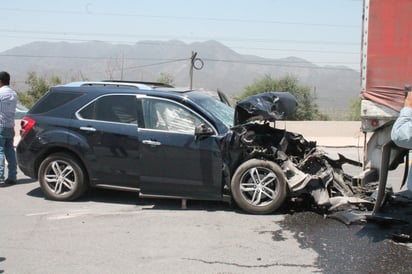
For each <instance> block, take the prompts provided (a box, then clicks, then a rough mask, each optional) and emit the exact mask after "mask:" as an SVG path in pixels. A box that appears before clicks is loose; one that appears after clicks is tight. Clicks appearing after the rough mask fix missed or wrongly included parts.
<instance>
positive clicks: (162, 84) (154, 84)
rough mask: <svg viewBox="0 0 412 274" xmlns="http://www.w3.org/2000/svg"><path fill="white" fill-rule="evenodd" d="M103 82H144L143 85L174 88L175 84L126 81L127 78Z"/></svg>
mask: <svg viewBox="0 0 412 274" xmlns="http://www.w3.org/2000/svg"><path fill="white" fill-rule="evenodd" d="M102 82H112V83H132V84H143V85H148V86H153V87H165V88H174V86H172V85H169V84H165V83H159V82H145V81H125V80H102Z"/></svg>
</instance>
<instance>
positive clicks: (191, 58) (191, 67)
mask: <svg viewBox="0 0 412 274" xmlns="http://www.w3.org/2000/svg"><path fill="white" fill-rule="evenodd" d="M196 56H197V52H194V51H192V57H190V71H189V77H190V85H189V89H192V87H193V67H194V66H195V59H196Z"/></svg>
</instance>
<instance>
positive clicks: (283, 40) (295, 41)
mask: <svg viewBox="0 0 412 274" xmlns="http://www.w3.org/2000/svg"><path fill="white" fill-rule="evenodd" d="M0 32H5V33H23V34H36V33H37V34H43V35H60V36H68V35H72V36H87V37H90V36H98V37H107V36H112V37H130V38H138V39H141V38H142V37H146V38H152V39H153V38H161V39H162V38H170V39H172V38H174V37H176V36H173V35H143V36H142V35H132V34H121V33H85V32H53V31H34V30H31V31H27V30H16V29H0ZM19 38H21V36H19ZM31 38H32V39H33V37H31ZM180 38H181V39H189V40H196V39H198V40H218V41H229V42H233V41H238V42H255V43H297V44H322V45H325V44H327V45H356V46H357V45H359V43H358V42H346V41H327V40H288V39H266V38H243V37H213V39H212V38H211V37H192V36H190V37H184V36H183V37H182V36H180ZM34 39H35V38H34ZM41 39H48V38H41ZM52 39H54V40H72V39H71V38H64V39H57V38H52ZM73 40H74V41H90V39H88V40H81V39H73ZM106 42H110V41H106ZM124 42H125V43H133V42H131V41H129V42H126V41H124ZM134 43H135V41H134Z"/></svg>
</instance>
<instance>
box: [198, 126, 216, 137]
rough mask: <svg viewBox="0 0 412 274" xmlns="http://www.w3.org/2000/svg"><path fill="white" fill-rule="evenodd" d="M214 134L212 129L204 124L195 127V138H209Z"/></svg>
mask: <svg viewBox="0 0 412 274" xmlns="http://www.w3.org/2000/svg"><path fill="white" fill-rule="evenodd" d="M213 134H215V132H214V130H213V128H211V127H210V126H208V125H206V124H200V125H198V126H196V127H195V136H211V135H213Z"/></svg>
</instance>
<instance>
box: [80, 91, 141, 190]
mask: <svg viewBox="0 0 412 274" xmlns="http://www.w3.org/2000/svg"><path fill="white" fill-rule="evenodd" d="M137 104H138V103H137V100H136V96H135V95H127V94H114V95H113V94H112V95H105V96H101V97H99V98H97V99H96V100H95V101H93V102H91V103H90V104H89V105H87V106H86V107H84V108H83V109H81V110H80V111H79V112H78V113H77V116H78V118H79V120H78V121H77V122H76V128H77V130H78V131H80V133H81V134H82V136H84V137H85V138H86V142H87V144H88V146H89V149H90V151H89V153H87V154H86V155H85V156H86V158H87V163H88V171H89V176H90V179H91V183H92V184H93V183H99V184H107V185H115V186H123V187H134V188H135V187H138V181H139V180H138V178H139V165H138V162H139V155H140V154H139V141H138V131H137V128H138V125H137V124H138V116H139V115H138V108H139V106H138V105H137Z"/></svg>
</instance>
